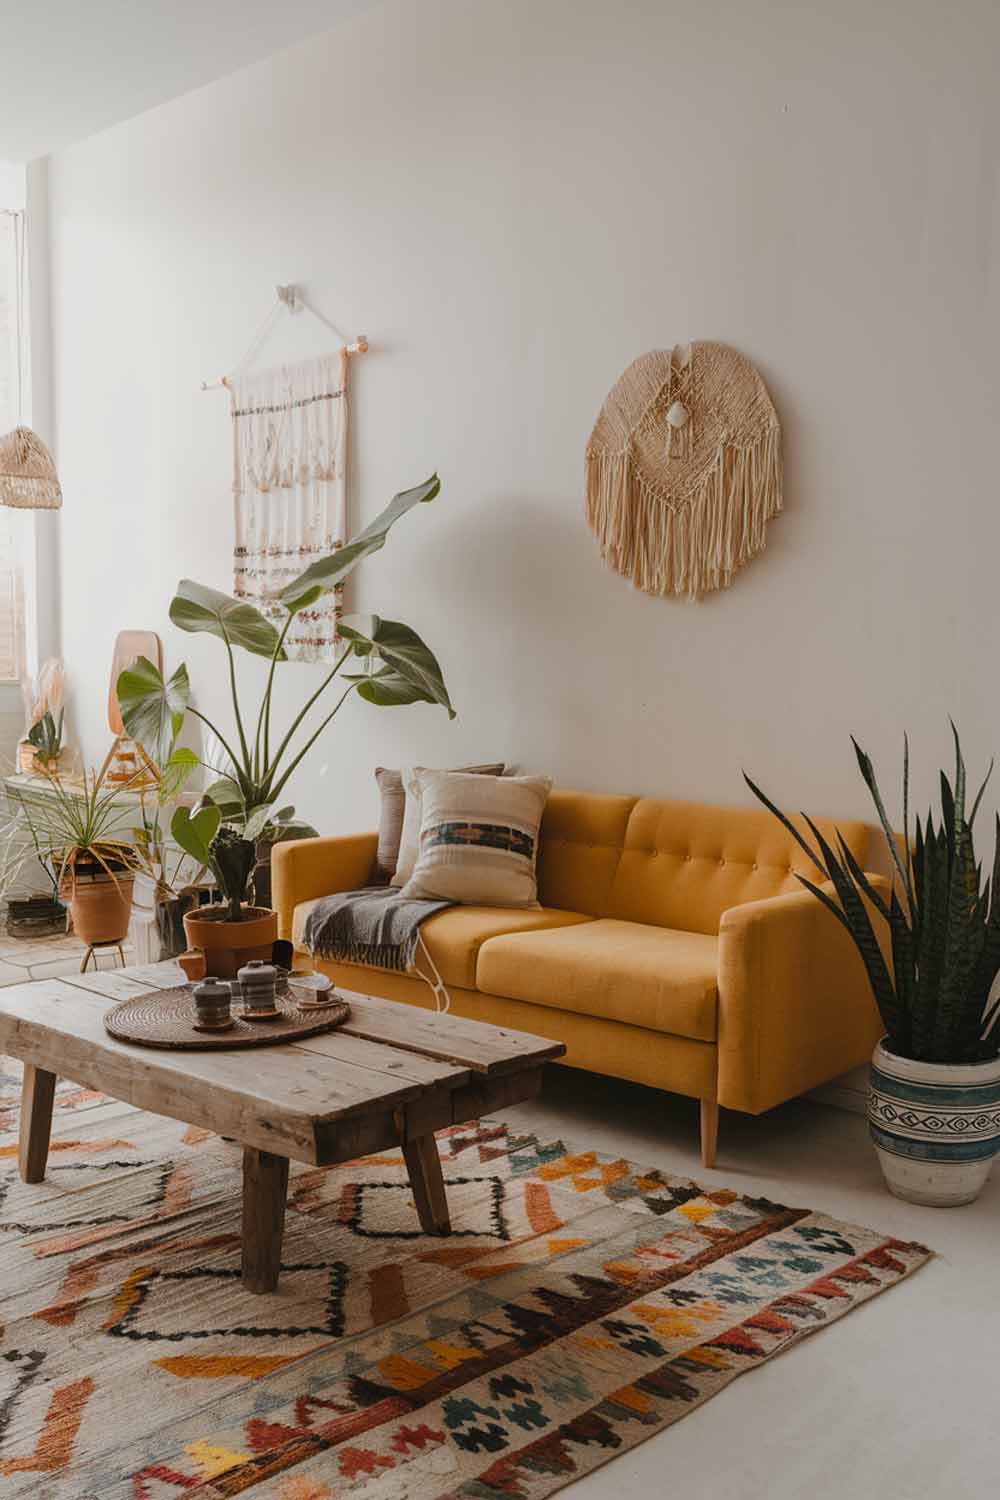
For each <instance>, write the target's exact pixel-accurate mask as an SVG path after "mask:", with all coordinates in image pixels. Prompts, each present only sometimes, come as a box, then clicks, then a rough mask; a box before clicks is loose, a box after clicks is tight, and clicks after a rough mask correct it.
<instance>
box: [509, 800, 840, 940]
mask: <svg viewBox="0 0 1000 1500" xmlns="http://www.w3.org/2000/svg"><path fill="white" fill-rule="evenodd" d="M793 821H794V822H795V824H796V826H797V827H800V828H801V829H802V831H803V833H804V834H805V836H806V838H807V839H808V840H809V841H810V842H812V841H813V840H812V836H811V834H810V833H809V831H808V829H807V828H806V826H805V823H804V822H803V821H802V820H801V819H799V818H795V819H793ZM814 821H815V823H816V826H817V827H818V828H819V829H820V830H821V831H822V833H823V836H824V837H825V838H827V839H829V840H831V841H833V840H835V837H836V831H837V830H839V831H840V833H841V834H843V837H844V841H845V843H846V844H847V846H848V848H849V849H850V851H851V853H852V854H853V855H854V857H855V859H857V861H858V862H859V864H861V865H862V866H863V865H864V862H865V859H866V857H867V854H868V837H869V835H868V828H867V825H866V824H864V823H861V822H858V821H855V820H852V819H844V820H842V821H838V822H837V823H834V822H833V821H832V820H831V819H829V818H816V819H815V820H814ZM797 872H798V873H801V874H803V875H806V876H807V877H809V878H810V879H813V878H816V877H817V871H816V868H815V866H814V865H812V864H811V863H810V861H809V860H808V859H807V858H806V856H805V854H803V852H802V850H801V849H800V848H799V846H798V845H797V844H796V842H795V840H794V839H793V838H792V837H791V835H790V834H789V833H786V831H785V830H784V828H782V826H781V824H780V823H779V822H778V820H777V819H776V818H774V817H772V815H771V814H770V813H769V812H767V811H766V810H765V809H763V808H760V809H757V808H746V807H716V806H712V805H710V804H707V803H698V802H673V801H666V800H662V799H660V798H653V797H641V798H637V797H615V796H605V795H602V794H598V793H591V792H571V791H562V790H556V791H553V793H552V795H551V796H550V798H549V802H548V805H547V807H546V810H545V817H544V819H543V821H542V828H541V839H540V843H539V852H538V887H539V899H540V900H541V901H542V903H543V904H544V905H546V906H559V907H566V908H569V909H571V910H573V911H583V912H587V913H588V914H589V915H591V916H595V917H619V918H622V919H624V920H626V921H631V922H644V923H647V924H648V925H650V926H654V927H675V928H679V929H681V930H682V931H685V932H705V933H717V932H718V930H719V921H720V918H721V916H722V913H723V912H724V911H726V910H728V908H729V907H731V906H739V905H741V904H742V903H743V902H746V901H760V900H763V899H765V898H767V897H769V896H780V895H782V894H784V893H785V892H786V891H798V890H801V889H802V887H801V885H800V884H799V882H798V881H797V880H796V878H795V876H796V873H797Z"/></svg>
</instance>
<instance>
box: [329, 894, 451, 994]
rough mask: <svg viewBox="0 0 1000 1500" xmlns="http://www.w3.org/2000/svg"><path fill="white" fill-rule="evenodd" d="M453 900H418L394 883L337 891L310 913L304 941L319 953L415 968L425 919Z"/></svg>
mask: <svg viewBox="0 0 1000 1500" xmlns="http://www.w3.org/2000/svg"><path fill="white" fill-rule="evenodd" d="M454 905H455V902H454V901H416V900H413V899H412V898H411V897H407V896H404V895H403V894H402V892H401V891H398V890H397V889H396V887H395V886H391V885H390V886H384V885H375V886H366V887H365V889H364V890H361V891H338V892H337V893H336V894H335V895H333V896H324V897H323V898H322V899H321V900H320V901H317V903H316V905H315V906H314V907H313V909H312V911H311V912H310V913H309V915H308V917H307V918H306V930H305V945H306V947H307V948H308V949H309V952H310V953H311V954H313V956H314V957H316V958H326V959H332V960H333V961H334V962H336V963H346V964H371V965H372V966H373V967H374V968H376V969H396V970H398V971H399V973H401V974H408V973H412V971H413V968H414V959H415V957H416V952H417V943H418V942H419V939H420V924H421V922H426V921H427V918H428V917H433V915H434V913H435V912H438V911H444V909H445V907H447V906H454Z"/></svg>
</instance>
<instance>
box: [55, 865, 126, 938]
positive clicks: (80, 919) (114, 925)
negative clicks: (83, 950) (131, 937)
mask: <svg viewBox="0 0 1000 1500" xmlns="http://www.w3.org/2000/svg"><path fill="white" fill-rule="evenodd" d="M134 884H135V880H134V877H133V876H131V875H126V874H125V873H124V872H122V873H120V874H118V875H116V876H115V878H114V880H112V878H111V876H110V875H95V876H90V877H87V876H80V875H77V876H75V877H74V878H72V879H68V880H66V881H64V882H63V884H62V886H61V887H60V890H59V894H60V895H61V896H65V897H68V898H69V909H70V915H71V916H72V919H73V931H74V932H75V933H76V935H77V937H78V938H82V939H83V941H84V942H85V943H122V942H124V941H125V939H126V938H127V937H128V924H129V917H130V916H131V914H132V887H133V886H134Z"/></svg>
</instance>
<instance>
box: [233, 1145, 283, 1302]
mask: <svg viewBox="0 0 1000 1500" xmlns="http://www.w3.org/2000/svg"><path fill="white" fill-rule="evenodd" d="M287 1192H288V1157H287V1156H274V1155H273V1154H272V1153H271V1152H270V1151H258V1150H257V1149H256V1148H255V1147H254V1146H244V1147H243V1285H244V1286H245V1287H246V1289H247V1291H248V1292H273V1291H274V1289H275V1287H276V1286H277V1285H278V1272H279V1271H280V1270H281V1240H282V1236H283V1234H284V1229H285V1197H286V1194H287Z"/></svg>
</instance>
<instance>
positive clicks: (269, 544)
mask: <svg viewBox="0 0 1000 1500" xmlns="http://www.w3.org/2000/svg"><path fill="white" fill-rule="evenodd" d="M277 292H278V301H277V304H276V306H275V307H274V308H272V311H271V313H270V314H269V316H268V318H267V320H266V321H265V323H264V325H263V326H262V328H261V329H260V331H259V332H258V334H257V337H256V338H255V340H254V342H253V344H252V345H251V346H250V348H249V349H248V350H247V352H246V354H245V355H244V356H243V358H242V360H241V361H240V363H239V365H238V366H237V369H236V372H235V373H234V374H232V375H226V376H224V377H223V379H222V380H221V382H219V381H217V382H214V384H216V385H218V384H222V385H224V386H226V388H227V389H228V390H229V393H230V409H231V415H232V423H233V496H234V500H235V511H236V539H235V547H234V553H233V575H234V579H233V592H234V594H235V595H236V597H237V598H239V599H246V600H247V601H248V602H250V603H251V604H254V605H255V606H256V607H257V608H258V609H259V610H260V611H261V613H262V614H264V615H266V616H267V618H268V619H269V620H271V621H273V623H274V624H276V625H277V626H278V627H279V628H280V627H281V626H283V625H284V623H285V620H286V618H287V613H286V611H285V609H284V608H283V607H282V606H281V605H280V604H278V603H276V602H275V596H276V595H277V594H278V593H280V591H281V590H282V589H283V588H284V587H285V585H286V584H288V583H291V581H292V579H293V578H297V577H298V575H299V574H300V573H301V572H303V570H304V569H305V568H307V567H308V566H309V564H310V563H312V562H315V561H316V559H317V558H319V557H327V556H329V554H330V553H331V552H335V551H336V550H337V549H338V548H339V547H342V546H343V545H344V542H345V540H346V537H347V371H348V357H349V356H350V355H352V354H363V353H365V352H366V351H367V349H368V341H367V339H365V338H364V337H362V338H358V339H356V340H354V341H353V342H351V343H348V342H347V340H346V339H345V338H344V336H343V335H342V334H340V332H339V330H338V329H336V328H335V327H334V325H333V324H332V323H330V322H329V320H328V319H326V318H324V317H323V315H322V314H321V313H317V312H316V310H315V308H313V307H311V306H310V305H309V304H308V303H307V302H306V301H305V299H304V298H303V297H302V294H301V292H300V290H299V289H298V288H297V287H294V286H286V287H278V289H277ZM282 307H287V308H288V310H289V311H290V312H297V311H299V310H300V309H301V308H303V307H306V308H308V310H309V311H310V312H311V313H313V315H314V316H315V317H317V318H319V320H320V321H321V322H322V323H324V324H326V326H327V327H328V328H330V329H332V330H333V332H334V333H336V334H337V336H338V339H339V340H340V342H341V344H342V347H341V349H340V350H339V352H338V353H336V354H328V355H321V356H319V357H318V358H314V359H305V360H300V361H298V362H297V363H295V364H283V365H280V366H277V367H276V368H274V369H266V370H250V369H248V368H247V366H249V365H250V363H251V362H252V360H253V358H254V356H255V355H256V353H257V351H258V350H259V348H260V346H261V344H262V343H263V341H264V339H265V338H266V336H267V334H268V333H269V332H270V328H271V325H272V322H273V320H274V317H275V315H276V314H277V313H279V312H280V311H281V308H282ZM210 388H211V387H210V386H209V385H208V384H207V383H204V384H203V389H205V390H208V389H210ZM341 612H342V611H341V590H340V589H335V590H333V591H332V592H330V593H328V594H324V595H323V596H322V597H321V598H320V599H318V600H317V601H316V603H315V604H314V605H312V606H311V607H310V608H309V609H304V610H301V611H300V612H299V613H298V614H297V615H296V617H295V619H294V621H293V622H292V626H291V628H290V630H289V632H288V634H287V636H286V637H285V650H286V652H287V653H288V656H289V657H290V658H291V659H292V660H293V661H330V660H332V659H333V657H334V656H335V655H336V648H337V644H338V635H337V625H338V621H339V620H340V616H341Z"/></svg>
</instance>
